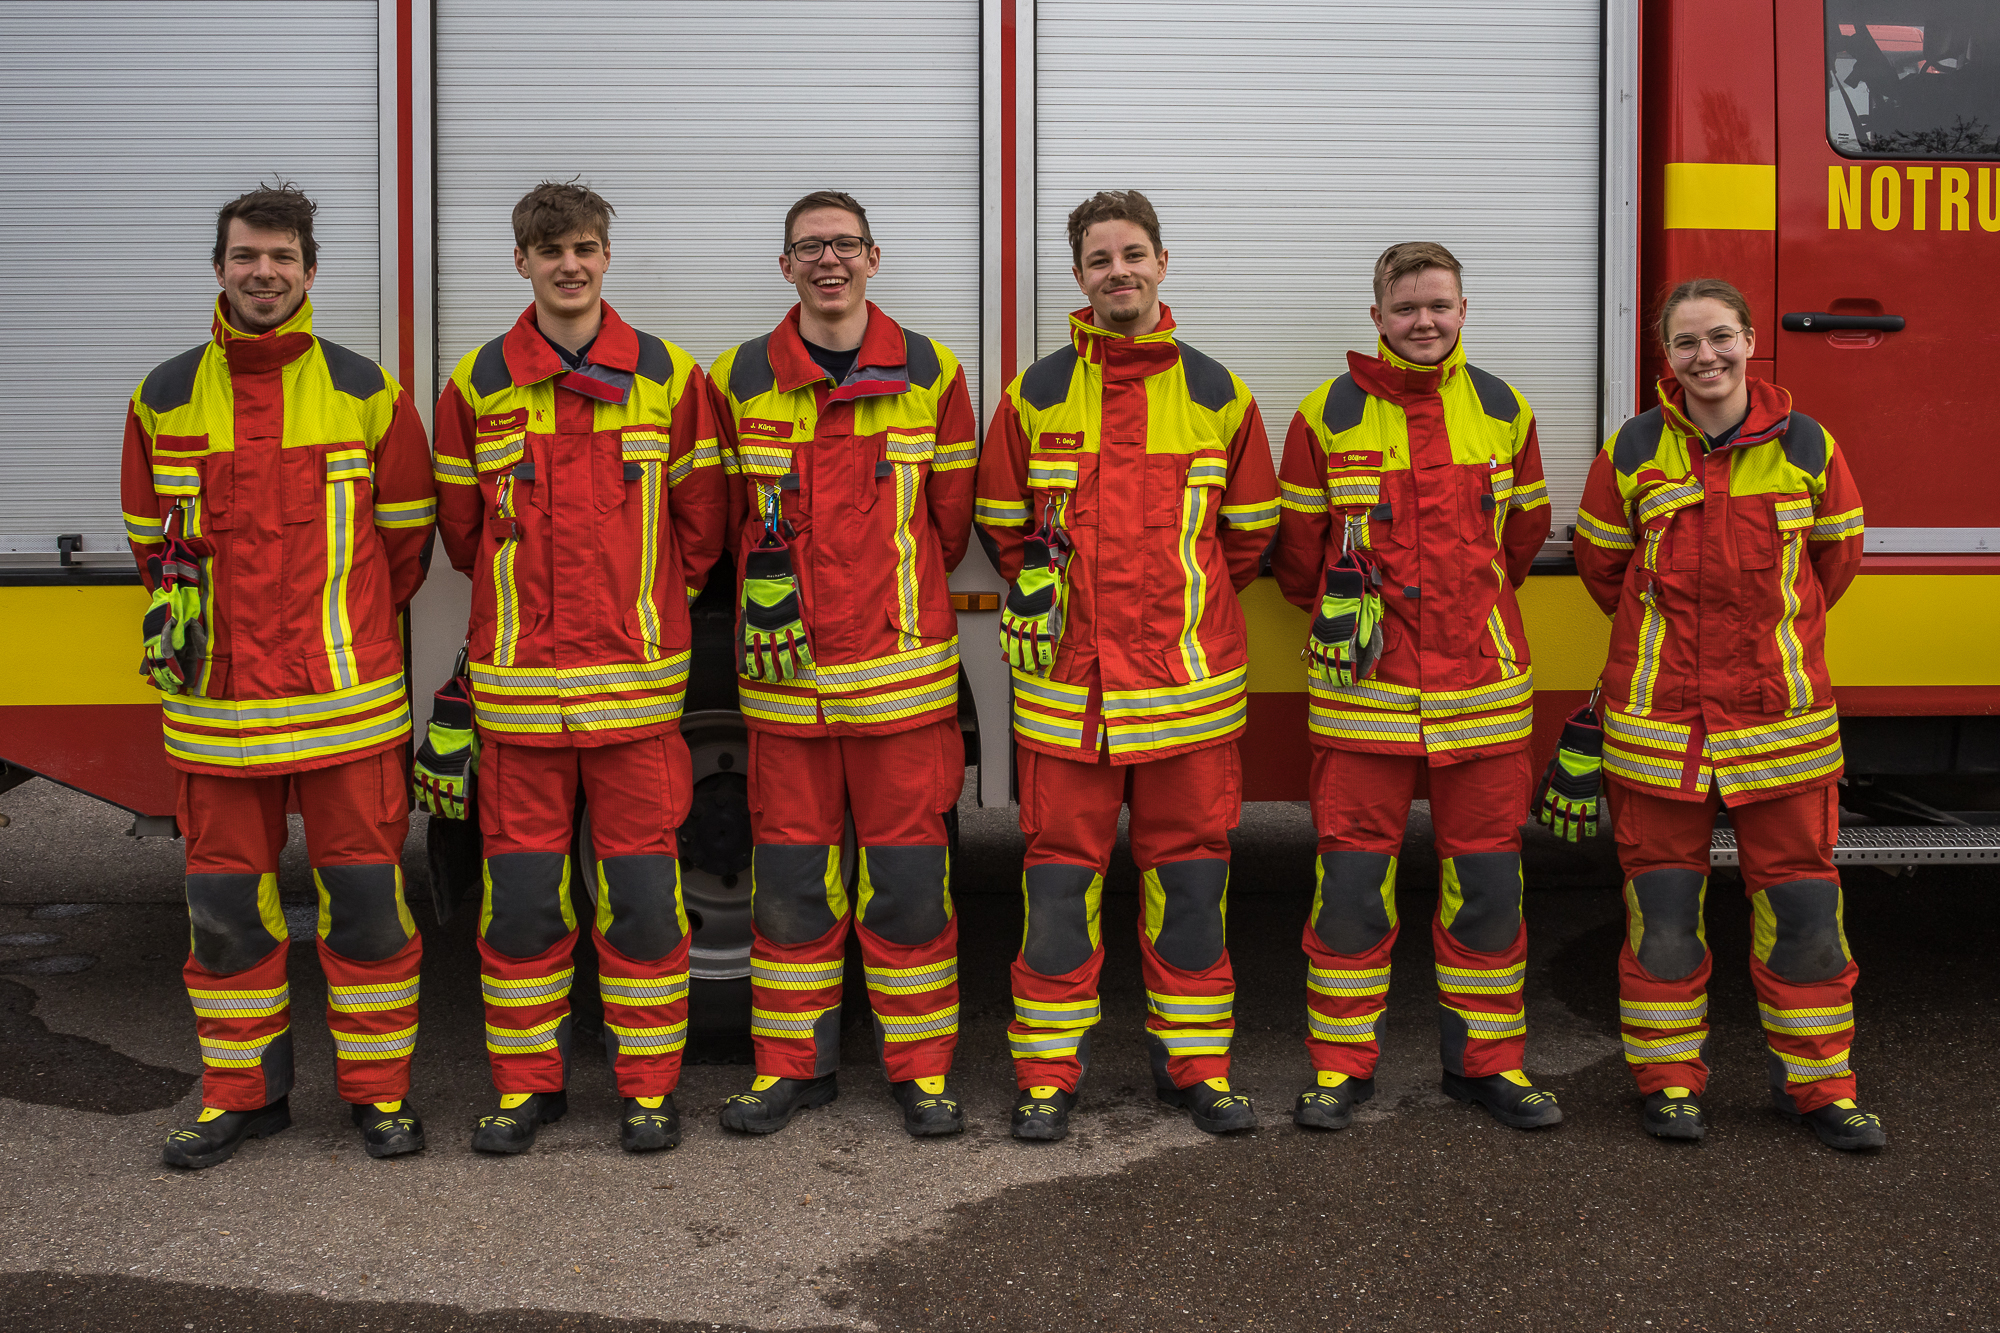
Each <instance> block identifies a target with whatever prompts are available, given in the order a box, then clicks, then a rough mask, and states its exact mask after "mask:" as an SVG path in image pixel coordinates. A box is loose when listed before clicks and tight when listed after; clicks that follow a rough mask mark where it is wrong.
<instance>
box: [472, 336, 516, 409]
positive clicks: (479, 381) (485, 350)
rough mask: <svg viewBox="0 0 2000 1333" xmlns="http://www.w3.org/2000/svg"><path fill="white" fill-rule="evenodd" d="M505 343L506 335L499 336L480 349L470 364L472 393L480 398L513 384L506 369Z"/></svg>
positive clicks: (510, 373) (489, 395)
mask: <svg viewBox="0 0 2000 1333" xmlns="http://www.w3.org/2000/svg"><path fill="white" fill-rule="evenodd" d="M506 341H507V335H506V334H504V333H503V334H501V335H500V336H499V337H498V338H495V339H494V340H493V341H492V342H490V343H487V344H486V345H485V346H484V347H482V348H480V349H479V355H478V357H476V358H475V359H474V360H473V362H472V391H473V392H474V393H476V394H478V395H479V396H480V397H481V398H488V397H491V396H492V395H494V394H496V393H499V392H500V391H501V390H502V389H504V388H506V387H507V386H508V385H510V384H512V383H513V382H514V376H513V373H512V372H511V371H509V370H508V369H507V350H506V347H505V346H504V344H505V343H506Z"/></svg>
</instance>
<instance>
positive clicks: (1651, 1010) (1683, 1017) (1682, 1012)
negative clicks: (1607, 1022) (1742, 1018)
mask: <svg viewBox="0 0 2000 1333" xmlns="http://www.w3.org/2000/svg"><path fill="white" fill-rule="evenodd" d="M1707 1017H1708V996H1707V995H1706V994H1702V995H1697V996H1696V997H1695V998H1694V999H1692V1000H1620V1001H1619V1002H1618V1021H1619V1022H1621V1023H1630V1024H1632V1025H1633V1026H1634V1027H1646V1028H1688V1027H1695V1026H1698V1025H1699V1024H1700V1023H1701V1022H1702V1020H1703V1019H1705V1018H1707Z"/></svg>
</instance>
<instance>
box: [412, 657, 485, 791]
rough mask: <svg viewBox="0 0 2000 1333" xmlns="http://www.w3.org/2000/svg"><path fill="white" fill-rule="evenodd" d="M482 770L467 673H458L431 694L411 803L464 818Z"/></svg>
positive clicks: (413, 774) (413, 782)
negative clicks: (426, 725) (429, 715)
mask: <svg viewBox="0 0 2000 1333" xmlns="http://www.w3.org/2000/svg"><path fill="white" fill-rule="evenodd" d="M478 771H479V733H478V732H476V731H475V730H473V726H472V700H471V699H470V698H468V697H467V695H466V692H465V679H464V677H462V676H453V677H452V678H451V679H450V680H448V681H446V682H445V684H444V687H443V688H442V689H440V690H439V691H438V692H437V693H436V694H434V695H432V696H431V724H430V727H429V729H428V730H426V731H425V733H424V743H423V745H422V746H421V747H419V749H418V750H417V757H416V761H415V763H414V764H413V765H412V768H411V773H410V787H411V803H412V804H414V805H415V806H416V807H417V808H418V809H421V810H428V811H430V812H431V814H432V815H434V816H436V817H437V818H439V819H464V818H466V817H467V815H468V813H469V811H470V808H471V801H472V778H473V775H474V774H475V773H477V772H478Z"/></svg>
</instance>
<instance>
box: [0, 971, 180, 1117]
mask: <svg viewBox="0 0 2000 1333" xmlns="http://www.w3.org/2000/svg"><path fill="white" fill-rule="evenodd" d="M5 970H7V971H20V970H22V969H21V968H20V967H18V966H10V967H7V968H6V969H5ZM64 970H74V969H64ZM52 972H53V970H52ZM34 1008H35V993H34V992H33V991H32V990H29V989H28V988H27V987H26V986H23V985H21V984H19V983H18V982H13V981H6V980H0V1050H4V1051H5V1052H6V1053H7V1058H6V1059H5V1060H0V1097H11V1098H13V1099H14V1100H15V1101H22V1102H35V1103H38V1104H39V1105H42V1106H55V1107H60V1108H62V1109H64V1110H69V1111H100V1112H103V1113H105V1114H108V1115H131V1114H133V1113H134V1112H138V1111H158V1110H162V1109H164V1108H166V1107H169V1106H172V1105H173V1104H174V1103H176V1102H178V1101H180V1100H181V1098H183V1097H185V1096H187V1094H188V1090H189V1089H190V1088H192V1087H193V1086H194V1085H195V1083H196V1082H197V1081H198V1076H197V1075H194V1074H187V1073H183V1072H181V1071H180V1070H178V1069H166V1068H163V1067H161V1066H159V1065H152V1064H147V1063H145V1062H144V1061H142V1060H135V1059H133V1058H132V1057H131V1056H129V1055H125V1054H122V1053H121V1052H118V1051H115V1050H113V1049H112V1048H111V1047H109V1046H106V1045H103V1044H102V1043H100V1042H95V1041H91V1040H90V1039H89V1038H87V1037H76V1036H71V1035H70V1034H68V1033H65V1032H51V1031H49V1029H48V1026H47V1025H46V1024H44V1023H43V1022H42V1020H41V1019H39V1018H37V1017H35V1015H34Z"/></svg>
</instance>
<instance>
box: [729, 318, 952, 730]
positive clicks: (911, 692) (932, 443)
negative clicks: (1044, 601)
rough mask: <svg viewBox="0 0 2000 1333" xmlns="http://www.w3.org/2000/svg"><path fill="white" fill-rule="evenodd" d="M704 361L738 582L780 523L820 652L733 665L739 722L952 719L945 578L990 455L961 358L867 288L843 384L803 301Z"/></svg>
mask: <svg viewBox="0 0 2000 1333" xmlns="http://www.w3.org/2000/svg"><path fill="white" fill-rule="evenodd" d="M710 372H711V373H710V378H709V384H710V392H711V393H712V394H713V395H714V398H715V401H716V404H717V406H716V412H715V415H716V417H717V419H718V424H719V426H720V429H721V435H722V441H723V460H724V465H725V466H726V468H727V469H728V472H729V484H730V504H731V508H730V521H729V534H730V541H731V543H732V549H733V550H734V551H735V554H736V569H737V582H738V589H739V593H740V591H741V584H742V578H743V573H744V569H745V561H744V555H745V554H746V553H747V552H748V551H749V550H750V549H751V548H753V547H755V546H756V545H757V544H758V543H759V542H760V541H762V540H763V539H764V536H765V534H766V532H767V531H775V532H777V533H778V534H780V538H781V540H783V541H786V542H788V543H789V544H790V548H791V554H792V569H793V574H794V576H795V577H796V578H797V580H798V592H799V603H800V617H801V621H802V623H803V624H804V626H805V633H806V638H807V641H808V643H809V644H810V646H811V650H812V662H811V665H809V666H807V667H806V668H805V669H804V670H803V671H801V672H800V673H799V674H798V675H795V676H793V677H791V678H790V679H788V680H785V681H782V682H772V681H765V680H753V679H750V678H748V677H741V676H740V677H739V679H738V681H737V687H736V688H737V697H738V699H739V700H740V701H741V705H742V709H743V716H744V719H745V720H746V721H747V722H748V724H749V725H750V726H751V727H752V728H755V729H758V730H763V731H777V732H783V733H784V734H786V735H791V736H881V735H889V734H891V733H894V732H899V731H908V730H910V729H911V728H913V727H919V726H923V725H925V724H927V723H931V722H935V721H937V720H938V719H939V718H945V717H951V716H953V715H954V713H955V712H956V711H957V708H958V614H957V612H955V611H954V610H953V609H952V605H951V590H950V587H949V586H948V584H947V579H948V577H949V575H950V574H951V571H952V570H953V569H955V568H957V566H958V562H959V560H960V559H962V558H963V557H964V555H965V546H966V541H967V539H968V538H969V536H970V533H971V527H972V480H973V468H974V466H975V465H976V464H977V463H978V461H979V441H978V418H977V417H976V416H975V415H974V413H973V410H972V400H971V398H970V397H969V396H968V394H967V392H966V387H965V372H964V370H963V369H961V368H960V366H959V363H958V358H957V357H955V356H953V355H952V354H951V352H950V350H949V349H947V348H946V347H945V346H944V344H942V343H939V342H935V341H933V340H932V339H930V338H926V337H925V336H924V335H923V334H921V333H913V332H911V331H909V330H908V329H905V328H902V327H900V326H899V325H897V323H896V322H895V321H894V320H892V319H890V318H889V317H888V316H887V315H885V314H883V313H882V312H881V311H880V310H879V309H877V308H876V307H875V305H874V304H873V303H872V302H871V303H870V304H869V306H868V329H867V332H866V333H864V334H863V335H862V339H861V347H860V349H859V351H858V352H857V353H856V354H855V358H854V368H853V370H852V371H850V372H849V373H848V375H847V378H846V380H845V381H844V382H842V383H840V384H838V385H836V384H835V383H833V381H832V379H831V377H829V376H828V375H827V373H826V372H825V371H824V370H821V369H820V367H819V366H818V365H817V364H816V363H815V362H814V361H813V359H812V356H811V354H810V353H809V352H808V351H807V350H806V345H805V341H804V340H803V339H802V338H801V337H800V335H799V311H798V307H797V306H793V307H792V310H791V312H790V313H789V314H787V315H786V316H785V318H784V319H783V320H781V321H780V322H779V324H778V327H777V328H776V329H774V330H772V331H771V332H770V333H767V334H765V335H764V336H763V337H761V338H756V339H753V340H751V341H750V342H747V343H744V344H743V345H742V346H740V347H736V348H732V349H731V350H729V351H727V352H724V353H723V354H722V355H721V356H720V357H719V358H717V360H716V362H715V364H714V365H713V366H712V367H711V368H710ZM738 665H739V667H740V666H741V663H740V662H739V664H738Z"/></svg>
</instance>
